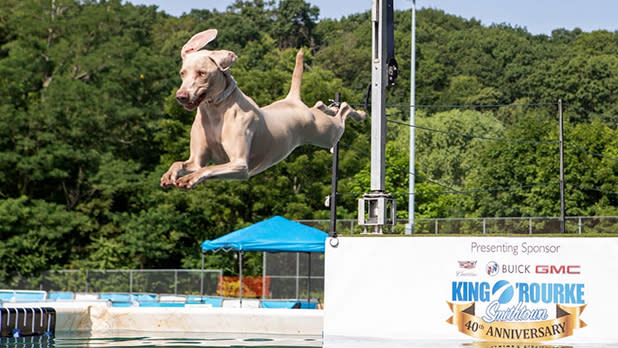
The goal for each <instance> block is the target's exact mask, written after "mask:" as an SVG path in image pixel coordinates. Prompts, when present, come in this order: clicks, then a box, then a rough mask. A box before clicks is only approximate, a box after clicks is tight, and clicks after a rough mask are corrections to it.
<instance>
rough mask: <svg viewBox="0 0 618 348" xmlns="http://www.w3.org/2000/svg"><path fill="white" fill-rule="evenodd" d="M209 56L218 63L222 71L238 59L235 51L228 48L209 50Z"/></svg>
mask: <svg viewBox="0 0 618 348" xmlns="http://www.w3.org/2000/svg"><path fill="white" fill-rule="evenodd" d="M208 56H209V57H210V58H211V59H212V60H213V61H214V62H215V64H217V66H218V67H219V70H221V71H226V70H228V69H229V68H230V67H232V65H234V63H236V59H238V57H237V56H236V54H235V53H234V52H232V51H227V50H217V51H208Z"/></svg>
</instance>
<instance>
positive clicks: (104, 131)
mask: <svg viewBox="0 0 618 348" xmlns="http://www.w3.org/2000/svg"><path fill="white" fill-rule="evenodd" d="M318 15H319V9H317V8H316V7H313V6H310V5H309V4H308V3H306V2H304V1H303V0H282V1H280V2H278V3H274V2H272V1H264V0H253V1H241V0H237V1H236V2H235V3H234V5H232V6H230V7H229V8H228V10H226V11H225V12H217V11H209V10H192V11H191V12H190V13H187V14H185V15H183V16H181V17H179V18H178V17H173V16H169V15H167V14H165V13H162V12H158V11H157V9H156V8H155V7H152V6H151V7H147V6H134V5H131V4H126V3H124V2H122V1H120V0H108V1H103V0H101V1H94V0H85V1H76V0H54V1H49V0H27V1H23V0H3V1H2V2H0V199H1V200H0V260H2V262H1V263H0V282H1V281H4V282H9V281H10V280H11V279H12V278H13V277H14V276H15V275H18V274H21V275H35V274H38V273H39V272H40V271H42V270H46V269H54V268H180V267H187V268H194V267H198V266H199V257H200V256H199V249H198V246H199V242H201V241H202V240H205V239H212V238H215V237H218V236H220V235H222V234H224V233H227V232H229V231H232V230H234V229H237V228H240V227H243V226H246V225H248V224H250V223H254V222H257V221H260V220H262V219H265V218H268V217H270V216H273V215H282V216H285V217H287V218H290V219H320V218H327V217H328V214H329V210H328V208H326V207H324V198H325V197H326V196H327V195H328V194H329V193H330V173H331V168H330V167H331V154H330V153H329V152H328V150H324V149H318V148H315V147H310V146H306V147H302V148H299V149H297V150H296V151H295V152H294V153H293V154H292V155H291V156H290V157H289V158H288V159H287V160H285V161H283V162H282V163H280V164H279V165H277V166H275V167H274V168H271V169H269V170H268V171H266V172H265V173H262V174H260V175H258V176H256V177H254V178H251V179H250V180H248V181H210V182H206V183H203V184H201V185H199V187H198V188H197V189H195V190H193V191H190V192H186V191H179V190H176V189H169V190H164V189H161V188H159V186H158V182H159V178H160V175H161V174H162V173H163V172H164V171H165V170H166V169H167V167H168V166H169V164H170V163H171V162H172V161H175V160H179V159H184V158H186V157H187V156H188V140H189V128H190V124H191V122H192V117H193V115H192V113H188V112H185V111H184V110H183V109H182V108H181V107H180V106H178V105H177V104H176V102H175V100H174V98H173V95H174V93H175V90H176V88H178V85H179V78H178V77H177V70H178V67H179V65H180V57H179V51H180V48H181V46H182V44H184V42H186V40H187V39H188V38H189V37H191V35H192V34H194V33H196V32H198V31H201V30H204V29H207V28H217V29H218V30H219V36H218V38H217V39H216V40H215V41H214V42H213V43H212V46H211V47H212V48H214V49H216V48H225V49H230V50H233V51H235V52H236V53H237V54H238V56H239V60H238V62H237V64H236V66H234V67H233V68H232V73H233V75H234V76H235V78H236V80H237V82H238V84H239V86H240V88H241V89H242V90H243V91H244V92H245V93H246V94H247V95H249V96H251V97H252V98H254V100H255V101H256V102H257V103H258V104H260V105H265V104H268V103H270V102H272V101H274V100H277V99H279V98H281V97H282V96H284V95H285V94H286V93H287V89H288V87H289V83H290V78H291V71H292V69H293V65H294V54H295V51H296V49H297V48H298V47H303V48H304V49H305V50H306V54H305V57H306V66H307V68H306V71H305V75H304V80H303V99H304V100H305V102H306V103H307V104H309V105H312V104H313V103H314V102H315V101H317V100H319V99H321V100H325V101H326V100H328V99H330V98H333V96H334V94H335V92H341V93H342V95H343V99H344V100H346V101H348V102H350V103H352V104H356V105H357V106H358V107H362V105H363V104H364V101H365V94H366V89H367V84H368V83H369V81H370V70H369V66H370V60H369V57H370V46H371V45H370V43H371V25H370V14H369V13H362V14H358V15H353V16H350V17H347V18H342V19H340V20H322V21H319V22H318V21H317V18H318ZM395 20H396V24H395V28H396V33H395V39H396V50H397V59H398V61H399V66H400V68H401V74H400V78H399V80H398V81H397V82H398V85H397V86H395V87H393V88H391V89H390V90H389V97H388V104H390V107H389V109H388V110H389V111H388V113H389V116H388V117H389V120H390V121H391V122H390V123H389V133H388V140H389V141H388V146H387V153H388V163H387V192H392V193H395V195H396V197H397V199H398V204H399V206H400V207H405V206H406V205H407V199H408V194H407V190H408V189H407V188H408V166H407V161H408V145H407V143H408V134H409V127H408V126H406V125H405V123H407V122H408V120H409V114H410V113H409V110H410V105H409V87H408V86H409V82H410V79H409V76H410V73H409V72H410V71H409V66H410V13H409V12H397V13H396V14H395ZM416 64H417V75H416V76H417V90H416V96H417V101H416V103H417V120H416V123H417V125H418V128H417V132H416V134H417V151H418V152H417V155H416V156H417V157H416V158H417V165H416V168H417V169H416V170H417V173H416V182H417V197H416V202H417V203H416V209H417V214H418V217H477V216H556V215H557V214H558V213H559V206H560V205H559V186H558V185H557V181H558V164H559V163H558V144H557V140H558V123H557V114H558V109H557V101H558V99H563V100H564V102H565V139H566V143H565V149H566V152H565V172H566V183H567V186H566V188H567V192H566V201H567V202H566V203H567V204H566V206H567V215H618V134H617V130H616V124H617V122H618V95H617V94H616V91H617V90H618V33H610V32H606V31H597V32H592V33H585V32H582V31H580V30H577V29H576V30H574V31H566V30H561V29H557V30H555V31H554V32H553V33H552V35H551V36H545V35H532V34H530V33H528V32H527V31H526V30H525V29H522V28H514V27H510V26H505V25H493V26H490V27H485V26H482V25H481V24H480V23H479V22H477V21H475V20H465V19H462V18H459V17H455V16H451V15H447V14H445V13H444V12H442V11H439V10H434V9H424V10H421V11H419V12H418V13H417V62H416ZM479 105H484V107H479ZM452 106H459V107H452ZM402 123H404V124H402ZM369 125H370V122H368V121H367V122H364V123H354V122H349V123H348V124H347V129H346V133H345V134H344V136H343V138H342V140H341V151H340V177H341V181H340V184H339V191H340V192H341V194H340V197H339V198H338V202H339V203H340V204H341V206H340V208H339V210H338V214H339V217H341V218H354V217H355V216H356V199H357V198H359V197H360V196H361V195H362V193H364V192H367V191H368V190H369V176H368V173H369V141H370V139H369V138H370V132H369ZM399 216H400V217H401V218H407V213H406V211H405V209H400V212H399ZM251 257H252V256H250V255H249V256H248V260H247V265H248V266H247V267H248V270H247V271H248V273H249V274H250V273H251V272H252V269H251V267H259V266H258V265H259V262H255V260H252V259H251ZM206 266H207V267H216V268H224V269H225V270H226V271H230V272H233V270H234V267H235V266H234V261H233V260H232V259H231V256H230V255H225V254H215V255H214V256H211V257H208V258H207V264H206Z"/></svg>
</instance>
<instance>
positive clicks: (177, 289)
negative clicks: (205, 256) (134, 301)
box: [40, 269, 223, 296]
mask: <svg viewBox="0 0 618 348" xmlns="http://www.w3.org/2000/svg"><path fill="white" fill-rule="evenodd" d="M222 274H223V271H222V270H204V271H202V270H199V269H151V270H148V269H142V270H124V269H123V270H109V269H108V270H57V271H46V272H43V273H41V279H40V281H41V290H46V291H72V292H129V293H157V294H174V295H213V296H214V295H216V294H217V286H218V284H219V277H220V276H222Z"/></svg>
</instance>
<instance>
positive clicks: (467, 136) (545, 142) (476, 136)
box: [386, 119, 560, 144]
mask: <svg viewBox="0 0 618 348" xmlns="http://www.w3.org/2000/svg"><path fill="white" fill-rule="evenodd" d="M386 121H387V122H390V123H395V124H399V125H403V126H408V127H410V128H412V127H414V128H416V129H422V130H426V131H430V132H435V133H442V134H448V135H457V136H460V137H466V138H475V139H482V140H493V141H502V142H509V143H521V144H559V143H560V142H559V141H552V140H547V141H538V140H519V139H504V138H491V137H484V136H481V135H472V134H464V133H457V132H450V131H444V130H439V129H432V128H427V127H423V126H418V125H414V126H413V125H410V124H408V123H405V122H401V121H395V120H390V119H386Z"/></svg>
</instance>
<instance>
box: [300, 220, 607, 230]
mask: <svg viewBox="0 0 618 348" xmlns="http://www.w3.org/2000/svg"><path fill="white" fill-rule="evenodd" d="M297 221H298V222H300V223H302V224H305V225H308V226H312V227H315V228H318V229H320V230H322V231H329V229H330V221H329V220H297ZM407 223H408V220H407V219H406V220H397V224H396V225H395V226H393V227H392V229H391V232H392V233H404V231H405V226H406V224H407ZM560 225H561V222H560V218H559V217H496V218H444V219H415V221H414V233H415V234H554V233H556V234H557V233H560ZM336 228H337V233H339V234H361V233H371V232H372V231H371V229H370V227H369V228H365V227H364V226H360V225H359V224H358V221H357V220H354V219H339V220H337V226H336ZM565 233H569V234H583V233H618V216H568V217H566V218H565Z"/></svg>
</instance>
